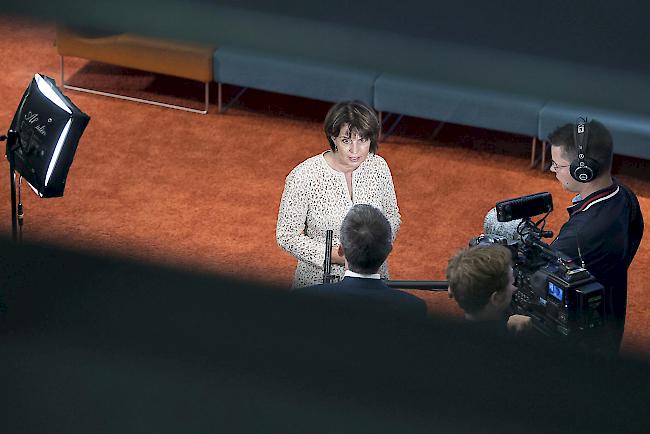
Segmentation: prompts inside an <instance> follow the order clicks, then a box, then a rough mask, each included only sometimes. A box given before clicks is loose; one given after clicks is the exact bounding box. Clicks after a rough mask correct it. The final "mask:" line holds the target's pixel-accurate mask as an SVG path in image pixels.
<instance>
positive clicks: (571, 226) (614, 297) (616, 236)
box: [548, 120, 643, 351]
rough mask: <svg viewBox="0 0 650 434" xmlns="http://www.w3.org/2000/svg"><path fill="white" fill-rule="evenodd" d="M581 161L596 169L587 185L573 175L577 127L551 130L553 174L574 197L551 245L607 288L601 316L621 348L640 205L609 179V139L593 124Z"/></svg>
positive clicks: (638, 235)
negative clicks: (565, 218) (567, 216)
mask: <svg viewBox="0 0 650 434" xmlns="http://www.w3.org/2000/svg"><path fill="white" fill-rule="evenodd" d="M586 126H587V128H586V132H585V134H586V140H585V142H583V143H585V144H586V152H584V154H585V157H584V159H583V161H586V162H587V164H588V165H589V166H590V167H591V168H592V169H594V176H593V178H592V179H591V180H588V181H587V182H584V181H580V180H578V178H577V177H574V176H575V174H574V173H573V172H572V169H571V163H572V162H574V163H575V162H576V161H579V160H578V149H577V145H576V135H575V134H576V129H577V126H576V125H574V124H566V125H563V126H561V127H559V128H557V129H556V130H555V131H553V132H552V133H551V134H550V135H549V137H548V141H549V142H550V143H551V158H552V159H551V172H554V173H555V177H556V178H557V180H558V181H559V182H560V184H562V187H564V189H565V190H567V191H570V192H572V193H576V196H575V197H574V198H573V205H571V206H570V207H568V208H567V211H568V212H569V220H568V221H567V222H566V223H565V224H564V225H563V226H562V228H561V229H560V233H559V234H558V236H557V238H556V239H555V240H554V241H553V242H552V243H551V246H552V247H554V248H555V249H557V250H559V251H560V252H562V253H564V254H565V255H567V256H569V257H570V258H571V259H573V260H574V261H576V262H577V263H578V264H580V265H583V266H584V267H585V268H586V269H587V270H589V272H590V273H591V274H592V275H593V276H594V277H595V278H596V279H597V280H598V281H599V282H600V283H601V284H602V285H603V286H604V287H605V303H606V305H605V315H606V319H607V320H608V321H607V322H608V324H609V327H608V328H609V329H610V331H611V332H612V333H611V337H612V342H611V343H612V345H614V346H615V347H616V351H617V350H618V347H619V345H620V341H621V338H622V335H623V327H624V324H625V310H626V304H627V269H628V267H629V266H630V263H631V262H632V259H633V258H634V255H635V253H636V251H637V249H638V247H639V244H640V242H641V237H642V236H643V216H642V215H641V208H640V207H639V201H638V200H637V198H636V196H635V195H634V193H633V192H632V191H631V190H630V189H629V188H628V187H626V186H625V185H623V184H621V183H620V182H618V181H617V180H616V179H613V178H612V174H611V167H612V154H613V143H612V136H611V134H610V133H609V131H608V130H607V128H605V126H604V125H603V124H602V123H600V122H598V121H595V120H592V121H591V122H588V123H587V124H586Z"/></svg>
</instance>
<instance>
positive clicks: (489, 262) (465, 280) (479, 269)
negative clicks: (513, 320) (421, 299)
mask: <svg viewBox="0 0 650 434" xmlns="http://www.w3.org/2000/svg"><path fill="white" fill-rule="evenodd" d="M511 267H512V254H511V253H510V250H508V249H507V248H506V247H504V246H501V245H498V244H494V245H488V246H476V247H467V248H465V249H463V250H461V251H460V252H458V253H456V254H455V255H454V256H452V257H451V258H450V259H449V264H448V266H447V280H448V281H449V289H450V291H451V293H452V294H453V297H454V299H455V300H456V302H457V303H458V305H459V306H460V307H461V309H463V310H464V311H465V312H467V313H469V314H474V313H477V312H479V311H480V310H481V309H483V307H485V306H486V305H487V304H488V302H489V301H490V297H491V296H492V293H494V292H500V291H503V290H504V289H505V288H506V286H508V279H509V273H508V270H509V269H510V268H511Z"/></svg>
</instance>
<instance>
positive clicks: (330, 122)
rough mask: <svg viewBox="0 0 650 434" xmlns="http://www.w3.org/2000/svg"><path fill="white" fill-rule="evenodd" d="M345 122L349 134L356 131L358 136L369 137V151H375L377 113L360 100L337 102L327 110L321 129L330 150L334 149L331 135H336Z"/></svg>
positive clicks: (377, 133) (377, 136)
mask: <svg viewBox="0 0 650 434" xmlns="http://www.w3.org/2000/svg"><path fill="white" fill-rule="evenodd" d="M346 124H348V125H349V126H350V130H349V133H350V135H351V134H353V133H355V132H356V133H357V134H359V136H360V137H362V138H365V139H370V152H372V153H373V154H374V153H376V152H377V140H378V138H379V130H380V126H379V120H378V119H377V114H376V113H375V111H374V110H373V109H371V108H370V107H368V106H367V105H366V104H364V103H362V102H360V101H344V102H339V103H337V104H334V105H333V106H332V108H330V109H329V111H328V112H327V116H325V122H324V125H323V130H324V131H325V136H326V137H327V141H328V142H329V144H330V148H331V149H332V151H336V145H335V144H334V141H333V140H332V137H338V135H339V133H340V132H341V127H343V126H344V125H346Z"/></svg>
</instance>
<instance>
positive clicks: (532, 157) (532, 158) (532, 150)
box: [530, 137, 537, 169]
mask: <svg viewBox="0 0 650 434" xmlns="http://www.w3.org/2000/svg"><path fill="white" fill-rule="evenodd" d="M536 151H537V137H533V143H532V145H531V147H530V168H531V169H532V168H533V167H535V164H537V160H536V158H535V153H536Z"/></svg>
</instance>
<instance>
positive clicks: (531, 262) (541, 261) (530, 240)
mask: <svg viewBox="0 0 650 434" xmlns="http://www.w3.org/2000/svg"><path fill="white" fill-rule="evenodd" d="M527 224H529V225H532V223H527ZM533 227H534V226H533ZM480 244H483V245H485V244H501V245H504V246H506V247H508V248H509V249H510V250H511V252H512V258H513V274H514V278H515V286H516V287H517V291H516V292H515V293H514V294H513V297H512V303H511V310H512V313H516V314H521V315H526V316H529V317H531V318H532V321H533V326H534V327H535V328H536V329H537V330H539V331H540V332H542V333H544V334H546V335H549V336H557V335H562V336H575V335H576V334H581V333H584V332H587V331H589V330H592V329H595V328H598V327H600V326H602V325H603V316H604V308H605V302H604V288H603V286H602V285H601V284H600V283H598V282H597V281H596V279H595V278H594V277H593V276H592V275H591V274H590V273H589V272H588V271H587V270H586V269H584V268H582V267H580V266H579V265H577V264H575V263H574V262H573V261H571V260H570V259H567V258H565V257H564V256H563V255H562V254H561V253H560V252H557V251H555V250H553V249H552V248H551V247H550V246H548V245H547V244H546V243H544V242H543V241H541V239H540V238H539V237H538V236H537V235H535V234H534V232H529V233H528V234H526V235H525V236H524V237H522V239H521V240H518V241H508V240H507V239H506V238H505V237H501V236H493V235H489V234H488V235H480V236H478V237H476V238H473V239H472V241H470V245H471V246H475V245H480Z"/></svg>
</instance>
